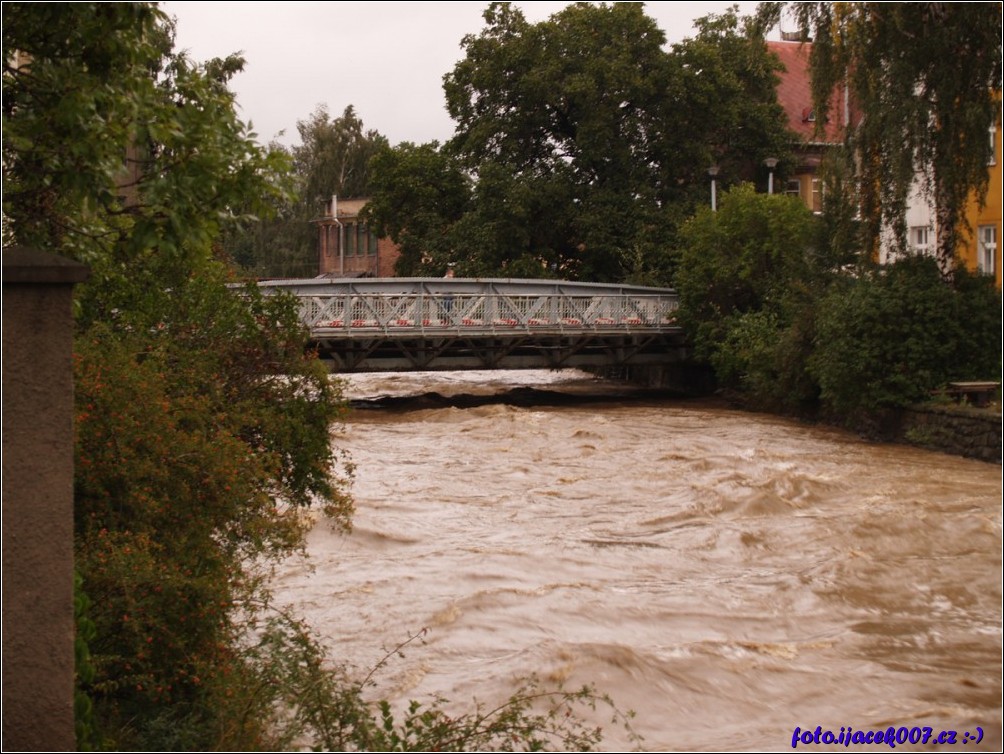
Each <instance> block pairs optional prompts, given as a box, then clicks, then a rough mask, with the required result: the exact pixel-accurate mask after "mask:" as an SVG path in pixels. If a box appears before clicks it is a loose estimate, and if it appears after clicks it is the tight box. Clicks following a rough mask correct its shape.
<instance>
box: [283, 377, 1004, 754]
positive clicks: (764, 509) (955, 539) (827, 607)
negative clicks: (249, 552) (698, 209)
mask: <svg viewBox="0 0 1004 754" xmlns="http://www.w3.org/2000/svg"><path fill="white" fill-rule="evenodd" d="M519 386H522V387H523V390H522V391H518V392H517V395H518V396H519V397H520V398H521V399H526V398H527V394H526V388H528V387H529V388H533V389H536V390H549V391H550V390H554V391H564V392H570V393H574V394H581V393H583V392H586V393H589V394H592V395H597V394H598V395H601V396H602V395H604V394H605V395H606V396H607V398H608V400H607V401H606V402H581V403H574V402H573V403H571V404H562V405H551V406H544V405H536V406H533V405H527V404H528V403H532V401H527V400H521V401H520V403H521V405H520V406H513V405H506V404H505V403H499V404H487V405H471V404H472V403H475V402H474V401H465V402H464V401H462V402H461V403H460V405H463V406H466V407H464V408H458V407H454V406H441V405H437V404H436V403H434V402H431V401H429V400H415V399H409V401H410V402H405V403H404V404H403V405H395V406H394V407H392V408H388V407H380V406H374V407H371V408H363V409H359V410H356V411H354V412H353V414H352V415H351V417H350V420H349V422H348V424H347V426H346V427H345V429H344V432H343V434H342V436H340V437H338V438H337V439H336V444H337V445H338V447H339V448H342V449H346V450H348V451H349V452H350V453H351V456H352V460H353V462H354V463H355V464H356V465H357V471H356V480H355V484H354V487H353V490H354V497H355V500H356V505H357V512H356V515H355V531H354V532H353V533H352V534H351V535H348V536H343V535H338V534H335V533H333V532H332V531H331V530H330V529H329V527H327V526H326V525H324V524H323V523H320V524H318V525H316V526H315V528H314V530H313V531H312V532H311V535H310V539H309V551H310V555H311V558H310V565H309V566H308V565H307V564H306V563H302V562H291V563H290V564H288V565H287V566H286V568H285V570H284V572H283V573H282V574H281V576H280V579H279V582H278V591H279V592H280V594H281V596H282V597H283V598H284V599H285V600H287V601H289V602H291V603H293V604H295V605H296V606H297V607H298V608H300V609H301V611H302V612H303V613H304V614H305V615H306V616H307V617H308V618H309V619H310V621H311V623H312V624H313V626H314V627H315V628H316V629H318V630H319V631H320V632H321V633H322V634H323V635H324V636H325V637H326V638H327V643H328V646H329V647H330V649H331V652H332V656H333V657H335V658H339V659H344V658H350V659H351V660H352V662H354V663H355V664H356V665H358V666H360V667H362V668H367V667H370V666H372V665H375V664H376V663H377V662H378V661H379V660H380V659H381V658H382V657H383V656H384V655H385V654H386V651H387V650H390V649H392V648H393V647H395V646H397V645H398V644H400V643H401V642H404V641H405V640H407V639H408V637H409V636H410V635H413V634H415V633H417V632H419V631H421V630H422V629H423V628H427V629H428V633H427V635H426V637H425V643H424V645H421V646H414V645H413V646H410V647H409V648H408V650H407V651H406V652H405V657H404V658H403V659H394V660H392V661H391V662H390V663H389V664H388V665H387V667H386V668H384V669H382V670H381V671H380V672H379V673H378V674H377V676H376V680H377V687H376V688H375V690H374V694H375V695H377V696H381V697H386V698H390V699H392V700H394V701H396V702H402V701H403V700H407V699H412V698H414V699H421V700H425V701H427V700H429V699H430V698H431V697H432V696H433V695H435V694H441V695H443V696H445V697H448V698H449V699H451V700H453V701H454V702H455V703H459V702H463V701H465V700H470V699H471V698H473V697H477V698H478V699H479V700H482V701H485V702H493V701H496V700H499V699H503V698H505V697H506V696H508V694H509V693H511V692H512V691H513V690H514V688H516V684H517V682H518V679H519V678H520V677H525V676H528V675H530V674H531V673H536V674H537V675H538V677H539V678H540V679H541V680H542V681H543V682H544V683H545V684H550V685H553V684H556V683H559V682H562V683H564V684H565V685H566V686H568V687H576V686H581V685H582V684H583V683H595V684H596V686H597V687H598V688H599V689H600V690H601V691H603V692H606V693H609V694H610V695H611V696H612V697H613V698H614V700H615V701H616V702H617V704H618V705H619V706H620V707H621V708H623V709H631V710H634V711H635V712H636V713H637V717H636V718H635V719H634V721H633V723H632V725H633V728H634V730H635V731H636V732H637V733H638V734H640V735H641V736H642V737H643V739H644V740H643V741H642V742H641V744H640V745H641V747H642V748H644V749H648V750H690V749H693V750H734V749H742V750H751V749H752V750H764V749H781V748H784V749H790V747H791V743H792V735H793V732H794V729H795V728H796V726H797V727H800V728H801V729H802V730H803V731H805V730H809V731H814V730H815V728H816V726H817V725H818V726H821V727H822V729H823V730H824V731H825V730H827V729H829V730H832V731H833V732H834V733H835V734H839V731H840V729H841V727H845V728H846V727H847V726H850V727H851V728H852V729H853V730H855V731H868V730H878V729H882V730H885V729H886V728H888V727H889V726H895V727H897V728H898V727H901V726H905V727H907V728H913V727H918V728H921V729H923V728H924V727H925V726H929V727H930V728H931V729H932V731H933V736H934V737H936V736H937V735H938V734H939V733H940V732H941V730H943V729H944V730H954V731H957V744H956V745H955V746H951V745H946V746H942V747H933V746H932V745H931V744H930V743H929V744H928V745H927V746H924V745H918V746H911V745H909V744H907V745H905V746H897V747H896V748H897V749H898V750H911V749H931V748H941V749H947V750H958V749H968V750H994V749H997V750H999V749H1000V747H1001V693H1002V691H1001V672H1002V663H1001V649H1002V641H1001V637H1002V631H1001V620H1002V609H1001V599H1002V595H1001V580H1002V579H1001V574H1002V564H1001V551H1002V550H1001V548H1002V537H1001V531H1002V520H1001V468H1000V467H999V466H995V465H990V464H984V463H980V462H976V461H970V460H966V459H962V458H957V457H954V456H949V455H943V454H939V453H933V452H929V451H924V450H918V449H914V448H909V447H903V446H896V445H883V444H875V443H870V442H865V441H862V440H859V439H858V438H857V437H855V436H853V435H850V434H847V433H843V432H840V431H835V430H830V429H825V428H819V427H812V426H806V425H802V424H798V423H795V422H791V421H788V420H785V419H780V418H776V417H771V416H765V415H756V414H750V413H744V412H739V411H734V410H730V409H728V408H725V407H722V406H720V405H716V404H713V403H702V402H699V401H691V400H673V399H670V398H668V397H664V398H658V399H657V398H653V397H646V398H644V399H637V398H635V399H626V398H622V397H618V396H617V395H616V394H615V393H616V392H617V390H619V389H618V388H615V387H614V386H611V385H609V384H605V383H602V382H600V381H597V380H593V379H591V378H588V377H587V376H585V375H583V374H581V373H575V372H571V373H554V372H503V373H492V372H468V373H443V374H406V375H361V376H356V377H352V378H351V381H350V383H349V391H348V392H349V394H350V396H351V397H353V398H367V397H369V398H375V397H379V396H397V397H407V396H416V395H422V394H426V393H430V392H433V393H438V394H441V395H445V396H448V395H452V394H457V393H470V394H483V395H485V394H494V393H501V392H505V391H507V390H511V389H512V388H513V387H519ZM596 720H597V721H598V722H606V721H607V718H606V715H605V713H604V714H603V715H599V713H598V714H597V717H596ZM977 727H979V728H981V729H982V731H983V739H982V741H981V742H980V743H979V744H976V743H974V742H973V741H971V740H970V741H968V743H965V744H964V743H963V736H964V735H965V734H966V733H968V734H969V736H970V737H973V736H976V735H977ZM625 743H628V741H627V736H626V734H625V732H624V731H623V729H621V728H619V727H609V728H608V729H606V737H605V739H604V744H603V747H604V748H605V749H608V750H613V749H618V748H620V747H621V746H623V745H624V744H625ZM799 748H800V749H804V748H808V749H816V750H823V749H827V748H829V749H833V748H843V747H837V746H831V747H825V746H822V745H815V744H812V745H808V746H806V745H803V744H801V743H800V744H799ZM851 748H856V747H851ZM863 748H867V749H870V750H874V749H876V748H877V749H878V750H882V749H887V748H888V747H885V746H879V747H875V746H868V747H863Z"/></svg>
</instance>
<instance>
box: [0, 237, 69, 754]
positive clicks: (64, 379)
mask: <svg viewBox="0 0 1004 754" xmlns="http://www.w3.org/2000/svg"><path fill="white" fill-rule="evenodd" d="M2 261H3V576H2V579H3V749H4V750H5V751H10V750H14V749H17V750H21V751H67V750H74V749H75V748H76V744H75V736H74V730H73V654H74V653H73V633H74V629H73V365H72V349H73V313H72V293H73V286H74V284H75V283H78V282H80V281H82V280H84V279H86V277H87V274H88V271H87V268H86V267H84V266H83V265H81V264H78V263H77V262H73V261H70V260H68V259H64V258H62V257H57V256H55V255H54V254H49V253H46V252H42V251H35V250H33V249H26V248H24V247H11V248H7V249H4V250H3V255H2Z"/></svg>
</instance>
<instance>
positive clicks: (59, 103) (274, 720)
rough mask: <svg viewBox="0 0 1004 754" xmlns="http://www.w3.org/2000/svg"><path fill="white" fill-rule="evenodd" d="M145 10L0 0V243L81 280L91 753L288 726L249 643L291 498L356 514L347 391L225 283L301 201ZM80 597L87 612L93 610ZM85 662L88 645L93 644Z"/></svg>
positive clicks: (230, 61) (343, 518) (211, 81)
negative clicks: (231, 253) (349, 482)
mask: <svg viewBox="0 0 1004 754" xmlns="http://www.w3.org/2000/svg"><path fill="white" fill-rule="evenodd" d="M172 37H173V30H172V26H171V23H170V22H169V20H168V19H167V18H166V17H165V16H164V15H163V13H161V12H160V11H159V10H158V9H157V8H156V7H155V6H154V5H152V4H147V3H72V4H69V3H58V4H49V3H5V4H4V6H3V40H4V60H5V72H4V78H3V150H4V183H3V188H4V191H3V209H4V215H5V225H4V236H5V237H4V241H5V243H7V242H16V243H20V244H26V245H33V246H38V247H41V248H43V249H46V250H49V251H54V252H57V253H61V254H63V255H65V256H69V257H73V258H76V259H78V260H80V261H82V262H85V263H87V264H88V265H90V267H91V270H92V275H91V278H90V279H89V280H88V281H87V282H86V283H84V284H82V285H80V286H78V288H77V300H76V303H77V317H76V325H77V333H76V341H75V346H74V350H75V379H76V391H75V396H74V399H75V404H76V455H75V467H76V476H75V489H74V493H75V500H74V514H75V535H76V536H75V556H76V564H77V568H78V571H79V575H80V577H81V579H80V584H81V587H80V588H81V589H82V593H81V594H79V595H78V607H79V609H78V612H77V618H78V621H79V622H80V625H81V626H82V627H86V630H82V631H81V633H80V635H81V637H82V639H83V641H84V643H85V645H86V646H84V647H80V646H78V648H77V649H78V657H79V658H81V661H82V662H83V663H84V664H85V665H86V672H84V671H83V670H82V671H81V672H80V674H79V691H80V696H79V697H78V703H77V714H78V723H79V728H78V731H79V735H80V740H78V745H79V746H80V747H82V748H86V747H94V746H110V747H118V748H150V749H171V750H178V749H186V748H188V749H215V748H236V749H244V748H249V747H257V746H262V745H268V743H267V742H268V741H269V737H270V736H271V735H273V734H274V731H275V729H276V727H277V726H278V725H279V723H281V720H280V718H279V717H278V712H277V707H276V706H275V702H276V694H277V693H282V692H281V691H279V690H278V689H274V690H272V691H267V692H266V691H263V688H270V687H267V686H265V687H263V686H262V683H261V681H260V680H255V678H256V674H257V673H258V672H260V669H259V668H257V667H255V666H254V660H253V658H251V657H250V656H249V655H248V648H249V642H251V643H253V639H254V635H253V633H252V632H251V631H250V630H249V629H250V627H252V626H253V623H252V622H251V620H252V619H253V617H254V616H255V615H260V614H261V613H262V611H263V610H264V609H265V608H266V606H267V601H268V588H267V579H266V577H267V575H268V569H269V566H270V565H271V564H273V563H274V562H275V560H276V559H277V558H280V557H282V556H284V555H285V554H288V553H289V552H291V551H294V550H296V549H297V548H298V547H300V546H301V545H302V537H303V533H304V527H305V523H306V520H305V519H304V518H303V516H302V514H301V511H302V510H303V509H304V508H307V507H322V508H324V509H325V510H326V511H327V512H328V513H330V514H331V516H332V520H333V521H334V522H335V523H336V524H338V525H340V526H342V527H347V526H348V524H349V515H350V513H351V504H350V501H349V499H348V498H347V497H346V495H345V493H344V491H343V486H342V484H341V482H340V480H339V478H338V476H337V473H336V460H337V459H336V456H335V455H334V453H333V451H332V449H331V445H330V426H331V424H332V422H333V421H335V420H337V418H338V417H339V416H340V412H341V410H342V405H343V404H342V402H341V400H340V393H339V386H338V383H336V382H332V381H330V380H329V379H328V376H327V374H326V372H325V370H324V369H323V368H321V367H320V365H319V364H318V363H317V361H316V360H315V359H313V358H311V357H309V356H308V355H307V354H305V352H304V346H305V333H304V331H303V328H302V326H301V325H300V324H299V321H298V317H297V311H296V305H295V302H293V301H291V300H288V299H283V298H278V297H277V298H265V297H262V296H261V295H260V293H259V292H258V291H257V289H255V288H249V289H247V290H245V291H243V292H242V291H237V290H231V289H228V288H227V287H226V283H227V280H228V276H227V270H226V269H225V267H224V266H223V265H222V264H220V263H219V261H218V260H217V259H216V258H215V254H216V251H217V246H216V243H217V239H218V237H219V234H220V232H221V231H222V230H224V229H225V228H226V227H227V226H228V225H229V224H231V223H233V222H234V221H236V220H238V219H239V218H240V215H241V214H243V213H249V214H250V213H254V214H256V215H257V214H260V213H262V212H264V211H267V209H268V208H269V207H270V206H271V205H272V204H273V203H274V202H276V201H284V200H285V199H286V197H288V188H289V186H288V185H287V182H286V179H285V176H286V175H287V174H288V165H289V163H288V161H287V160H285V159H284V158H283V156H282V155H281V154H280V153H277V152H269V151H266V150H263V149H262V148H261V147H260V146H258V144H257V143H256V142H255V141H254V138H253V136H254V135H253V134H252V133H251V131H250V130H249V127H248V126H246V125H245V124H244V123H242V122H241V121H240V120H239V119H238V117H237V115H236V113H235V108H234V100H233V95H232V94H231V93H230V91H229V90H228V89H227V81H228V79H229V78H230V76H232V75H233V74H234V73H235V72H237V71H238V70H240V67H241V65H242V61H241V60H240V58H239V57H229V58H226V59H217V60H212V61H209V62H208V63H205V64H203V65H199V64H196V63H193V62H192V61H190V60H189V59H188V58H187V57H185V56H184V55H182V54H177V53H175V52H173V50H172ZM88 605H89V607H87V606H88ZM88 654H89V659H87V658H88Z"/></svg>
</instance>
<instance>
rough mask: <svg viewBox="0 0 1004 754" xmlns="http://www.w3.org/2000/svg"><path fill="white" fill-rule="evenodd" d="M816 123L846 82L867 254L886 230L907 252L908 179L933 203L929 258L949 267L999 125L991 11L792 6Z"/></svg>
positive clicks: (997, 51)
mask: <svg viewBox="0 0 1004 754" xmlns="http://www.w3.org/2000/svg"><path fill="white" fill-rule="evenodd" d="M795 10H796V14H797V15H798V17H799V19H800V21H801V23H802V26H803V33H804V34H805V35H806V36H811V37H812V38H813V41H814V44H813V47H812V53H811V55H810V65H811V69H812V76H813V97H814V100H815V108H816V112H817V114H818V115H819V116H820V117H817V122H819V123H823V122H825V117H826V113H827V109H828V102H829V99H830V93H831V92H832V91H833V89H834V87H835V86H837V85H840V84H842V83H843V82H846V83H847V85H848V87H849V90H850V93H851V96H852V98H853V100H854V104H855V107H856V108H858V109H859V110H860V111H861V112H862V114H863V116H864V117H863V118H862V119H861V121H860V123H859V125H858V126H857V127H856V128H855V129H854V130H853V131H851V133H850V134H849V137H850V138H849V146H850V147H851V148H852V149H853V151H854V152H855V154H857V155H858V163H859V165H860V176H859V178H860V187H861V207H862V211H863V213H864V214H865V216H866V219H868V220H869V221H870V222H867V223H866V224H865V225H864V226H863V228H864V230H865V234H866V237H865V239H864V240H865V242H866V244H867V246H868V247H869V248H874V245H875V244H876V243H877V242H878V238H879V235H880V233H881V232H882V231H883V229H884V228H891V229H892V230H893V232H894V234H895V237H896V239H897V243H898V245H899V246H900V247H901V248H902V247H903V246H904V245H905V243H906V218H905V209H906V203H907V200H908V197H909V192H910V189H911V186H912V185H913V184H914V180H915V179H916V178H919V179H920V186H921V189H922V190H923V193H924V195H925V196H926V197H927V198H928V199H929V200H930V201H932V202H933V204H934V207H935V212H936V220H937V259H938V262H939V266H940V268H941V271H942V274H943V275H946V276H948V275H950V274H951V272H952V270H953V268H954V264H955V246H956V241H957V236H958V233H959V230H960V228H961V225H962V222H963V220H964V212H963V210H964V206H965V202H966V200H967V198H968V197H969V196H970V195H971V193H972V192H974V191H975V192H976V194H977V196H978V197H979V199H980V201H983V200H984V199H985V197H986V187H987V180H988V174H987V167H986V166H987V160H988V158H989V156H990V153H989V144H988V139H987V129H988V128H990V127H991V126H992V125H993V124H994V123H995V122H996V121H997V120H998V119H999V117H1000V91H1001V50H1002V47H1001V34H1000V30H1001V18H1002V16H1001V5H1000V4H999V3H800V4H796V5H795Z"/></svg>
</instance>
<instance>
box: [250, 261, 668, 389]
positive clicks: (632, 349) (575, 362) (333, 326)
mask: <svg viewBox="0 0 1004 754" xmlns="http://www.w3.org/2000/svg"><path fill="white" fill-rule="evenodd" d="M260 285H261V286H262V287H263V288H265V289H266V290H267V291H280V290H281V291H287V292H289V293H292V294H294V295H295V296H297V297H298V298H299V300H300V312H301V317H302V318H303V322H304V324H306V325H307V327H309V328H310V335H311V341H312V343H313V345H314V347H316V348H317V351H318V354H319V356H320V357H321V358H324V359H327V360H329V361H330V362H331V368H332V370H333V371H336V372H364V371H365V372H373V371H413V370H453V369H525V368H540V367H545V368H552V369H560V368H564V367H584V366H622V365H634V364H666V363H675V362H678V361H681V360H682V359H683V358H684V355H685V354H684V351H683V338H682V332H681V331H680V328H679V327H678V325H677V324H676V309H677V306H678V299H677V295H676V292H675V291H672V290H669V289H657V288H643V287H639V286H621V285H603V284H595V283H568V282H561V281H550V280H496V279H488V280H469V279H450V278H443V279H428V278H382V279H358V280H344V279H343V280H334V281H332V280H325V279H310V280H283V281H266V282H263V283H261V284H260Z"/></svg>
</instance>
